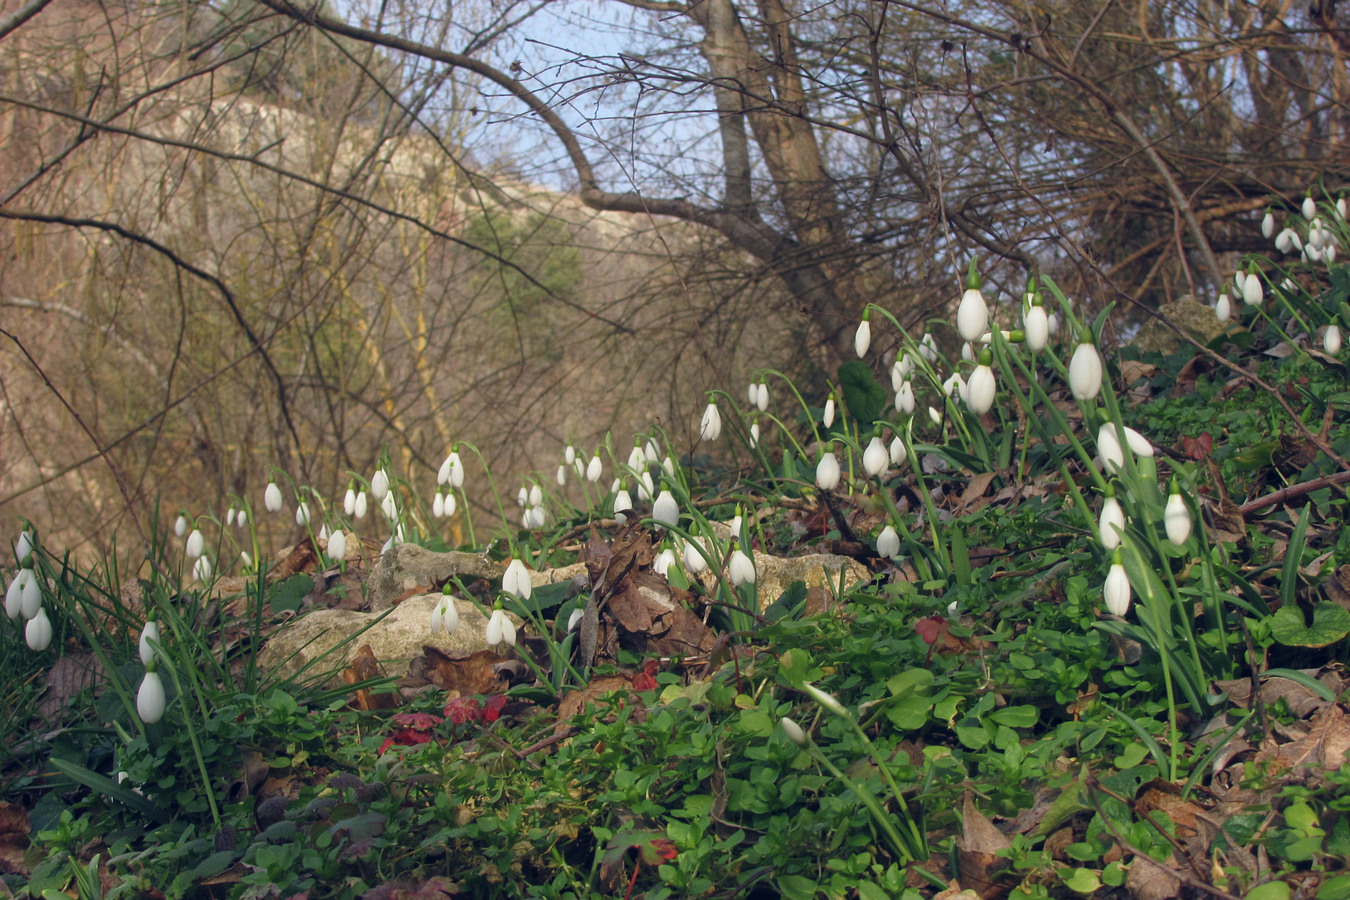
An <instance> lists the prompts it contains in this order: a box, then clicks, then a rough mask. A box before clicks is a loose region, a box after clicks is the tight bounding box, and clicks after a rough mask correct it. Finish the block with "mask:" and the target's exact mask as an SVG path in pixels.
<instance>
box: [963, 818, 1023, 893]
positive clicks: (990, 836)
mask: <svg viewBox="0 0 1350 900" xmlns="http://www.w3.org/2000/svg"><path fill="white" fill-rule="evenodd" d="M1011 846H1012V841H1010V840H1008V836H1007V835H1006V834H1004V833H1003V832H1001V831H999V830H998V829H997V828H995V827H994V823H993V822H991V821H989V819H988V818H987V817H986V816H985V815H984V813H982V812H980V811H979V810H978V809H976V808H975V802H974V801H973V800H972V799H971V795H970V794H969V793H967V794H966V797H965V803H964V806H963V809H962V812H961V835H960V836H959V837H957V839H956V860H957V868H958V871H959V873H960V876H961V886H962V887H965V888H968V889H970V890H973V891H975V893H977V894H978V895H979V896H980V897H981V898H983V900H989V898H991V897H1002V896H1005V895H1006V894H1007V893H1008V891H1010V890H1011V889H1012V886H1013V885H1014V884H1015V883H1016V882H1017V879H1016V877H1014V876H1009V875H1007V874H1004V873H1003V872H1002V871H1001V870H1004V869H1007V868H1008V860H1007V858H1006V857H1000V856H998V855H997V854H998V851H1000V850H1006V849H1008V848H1009V847H1011Z"/></svg>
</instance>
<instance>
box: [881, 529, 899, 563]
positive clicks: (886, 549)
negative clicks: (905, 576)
mask: <svg viewBox="0 0 1350 900" xmlns="http://www.w3.org/2000/svg"><path fill="white" fill-rule="evenodd" d="M877 555H878V556H884V557H885V558H886V559H895V558H896V557H897V556H899V555H900V535H899V534H897V533H896V531H895V526H894V525H887V526H886V527H885V528H883V529H881V534H879V535H877Z"/></svg>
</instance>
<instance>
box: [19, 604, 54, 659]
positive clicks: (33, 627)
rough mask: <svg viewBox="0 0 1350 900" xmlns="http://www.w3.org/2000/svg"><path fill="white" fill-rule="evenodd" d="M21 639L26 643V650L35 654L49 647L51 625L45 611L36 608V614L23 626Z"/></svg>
mask: <svg viewBox="0 0 1350 900" xmlns="http://www.w3.org/2000/svg"><path fill="white" fill-rule="evenodd" d="M23 637H24V640H25V641H27V642H28V649H29V650H32V651H33V652H35V653H41V652H42V651H43V650H46V649H47V648H48V647H50V646H51V643H52V623H51V620H50V619H48V618H47V610H45V609H43V608H42V607H41V606H39V607H38V611H37V614H36V615H35V616H33V618H31V619H29V620H28V624H27V625H26V626H24V629H23Z"/></svg>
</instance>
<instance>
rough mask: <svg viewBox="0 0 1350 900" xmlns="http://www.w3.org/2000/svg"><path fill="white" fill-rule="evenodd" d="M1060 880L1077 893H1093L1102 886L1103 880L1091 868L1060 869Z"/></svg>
mask: <svg viewBox="0 0 1350 900" xmlns="http://www.w3.org/2000/svg"><path fill="white" fill-rule="evenodd" d="M1059 880H1060V881H1062V882H1064V886H1065V887H1067V888H1068V889H1069V890H1071V891H1073V892H1074V893H1077V894H1091V893H1092V892H1093V891H1095V890H1097V888H1099V887H1101V886H1102V880H1101V878H1099V877H1098V876H1097V873H1096V872H1094V871H1093V870H1091V869H1060V870H1059Z"/></svg>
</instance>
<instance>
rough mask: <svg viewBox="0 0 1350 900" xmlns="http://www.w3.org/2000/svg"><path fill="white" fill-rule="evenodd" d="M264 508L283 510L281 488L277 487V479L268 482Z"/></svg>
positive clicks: (264, 495) (264, 493) (269, 510)
mask: <svg viewBox="0 0 1350 900" xmlns="http://www.w3.org/2000/svg"><path fill="white" fill-rule="evenodd" d="M263 509H265V510H267V511H268V512H280V511H281V488H279V487H277V483H276V482H275V481H269V482H267V490H265V491H263Z"/></svg>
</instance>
